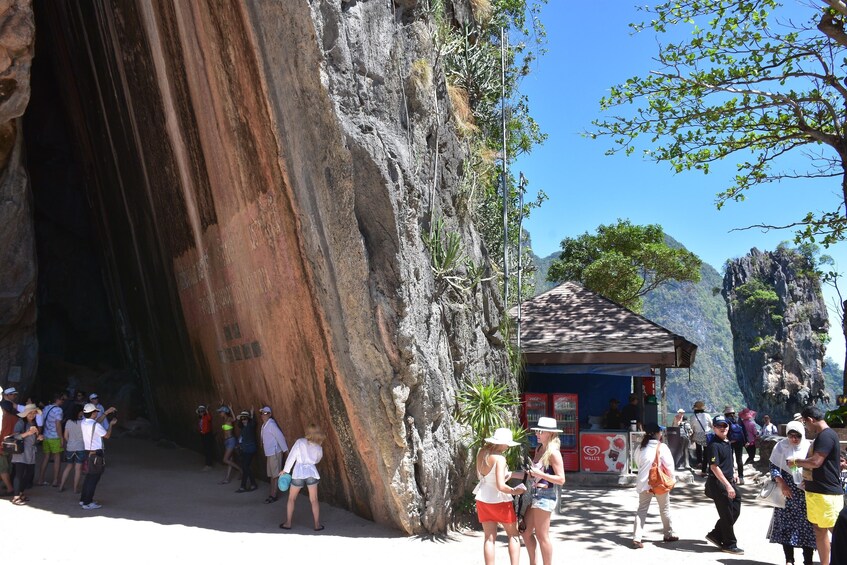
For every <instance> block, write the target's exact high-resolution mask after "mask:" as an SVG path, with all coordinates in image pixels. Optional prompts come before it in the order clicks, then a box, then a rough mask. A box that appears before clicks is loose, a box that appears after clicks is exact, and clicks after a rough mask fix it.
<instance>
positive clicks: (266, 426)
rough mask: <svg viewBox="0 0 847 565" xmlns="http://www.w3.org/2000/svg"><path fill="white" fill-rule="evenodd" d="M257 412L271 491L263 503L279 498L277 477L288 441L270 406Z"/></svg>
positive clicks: (286, 450)
mask: <svg viewBox="0 0 847 565" xmlns="http://www.w3.org/2000/svg"><path fill="white" fill-rule="evenodd" d="M259 414H260V417H261V418H262V448H263V449H264V451H265V457H266V458H267V471H268V478H269V479H270V483H271V486H270V489H271V493H270V496H268V497H267V498H266V499H265V504H271V503H273V502H276V501H277V500H279V486H278V485H277V477H278V476H279V472H280V471H281V470H282V464H283V457H284V454H285V453H288V443H286V441H285V436H284V435H283V434H282V430H281V429H279V425H277V423H276V420H274V419H273V418H272V417H271V414H272V412H271V408H270V406H265V407H264V408H262V409H261V410H260V411H259Z"/></svg>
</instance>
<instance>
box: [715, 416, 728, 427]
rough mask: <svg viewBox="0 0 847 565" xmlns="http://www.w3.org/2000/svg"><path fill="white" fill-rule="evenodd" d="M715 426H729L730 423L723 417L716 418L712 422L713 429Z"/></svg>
mask: <svg viewBox="0 0 847 565" xmlns="http://www.w3.org/2000/svg"><path fill="white" fill-rule="evenodd" d="M715 426H729V422H727V421H726V418H724V417H723V416H715V418H714V419H713V420H712V427H713V428H714V427H715Z"/></svg>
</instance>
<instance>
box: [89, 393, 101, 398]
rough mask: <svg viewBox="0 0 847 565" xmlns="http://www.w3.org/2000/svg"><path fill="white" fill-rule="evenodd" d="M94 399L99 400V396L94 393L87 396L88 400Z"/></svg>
mask: <svg viewBox="0 0 847 565" xmlns="http://www.w3.org/2000/svg"><path fill="white" fill-rule="evenodd" d="M95 398H100V397H99V396H97V393H96V392H92V393H91V394H89V395H88V400H94V399H95Z"/></svg>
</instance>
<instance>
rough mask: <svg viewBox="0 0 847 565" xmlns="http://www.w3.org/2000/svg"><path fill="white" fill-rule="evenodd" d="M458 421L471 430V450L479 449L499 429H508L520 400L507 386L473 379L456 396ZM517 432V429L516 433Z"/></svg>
mask: <svg viewBox="0 0 847 565" xmlns="http://www.w3.org/2000/svg"><path fill="white" fill-rule="evenodd" d="M456 400H457V401H458V415H457V420H458V421H459V423H460V424H464V425H466V426H468V427H470V429H471V433H472V434H473V439H472V440H471V442H470V445H471V448H472V449H474V450H476V449H479V447H480V446H481V445H482V444H483V442H484V441H485V438H487V437H490V436H491V434H493V433H494V430H496V429H497V428H504V427H509V423H510V422H511V421H512V419H513V418H512V416H513V414H514V412H515V409H516V408H517V407H518V405H519V403H520V401H519V400H518V397H517V395H516V394H515V392H514V391H512V389H510V388H509V387H508V386H507V385H505V384H500V383H495V382H485V381H484V380H482V379H479V378H478V379H474V380H470V381H468V382H467V383H465V385H464V387H463V388H462V389H461V390H460V391H459V392H458V394H457V395H456ZM513 433H514V430H513Z"/></svg>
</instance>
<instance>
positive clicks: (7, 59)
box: [0, 0, 38, 386]
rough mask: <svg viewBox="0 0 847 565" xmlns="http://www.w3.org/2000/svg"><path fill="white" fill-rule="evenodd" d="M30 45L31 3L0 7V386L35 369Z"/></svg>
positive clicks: (13, 0)
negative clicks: (24, 121)
mask: <svg viewBox="0 0 847 565" xmlns="http://www.w3.org/2000/svg"><path fill="white" fill-rule="evenodd" d="M34 39H35V23H34V21H33V15H32V7H31V5H30V1H29V0H5V1H2V2H0V386H8V385H16V386H21V385H27V384H29V383H31V382H32V379H33V377H34V375H35V370H36V367H37V350H38V345H37V339H36V332H35V317H36V302H35V290H36V271H37V269H36V264H35V240H34V239H33V226H32V209H31V202H30V195H29V191H28V179H27V173H26V170H25V168H24V154H23V135H22V132H21V129H22V128H21V116H22V115H23V113H24V110H25V109H26V105H27V102H28V101H29V94H30V87H29V77H30V64H31V61H32V56H33V47H34V45H33V41H34Z"/></svg>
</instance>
